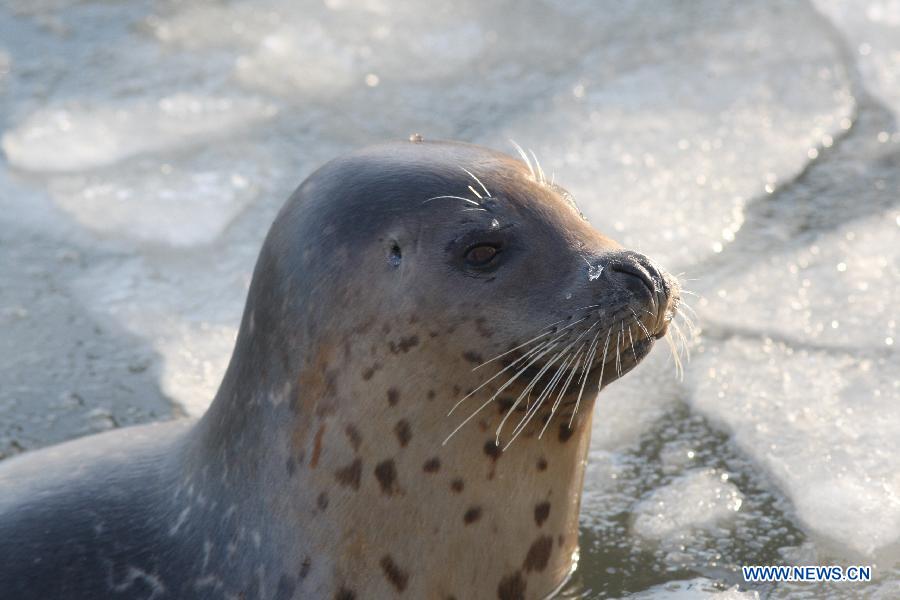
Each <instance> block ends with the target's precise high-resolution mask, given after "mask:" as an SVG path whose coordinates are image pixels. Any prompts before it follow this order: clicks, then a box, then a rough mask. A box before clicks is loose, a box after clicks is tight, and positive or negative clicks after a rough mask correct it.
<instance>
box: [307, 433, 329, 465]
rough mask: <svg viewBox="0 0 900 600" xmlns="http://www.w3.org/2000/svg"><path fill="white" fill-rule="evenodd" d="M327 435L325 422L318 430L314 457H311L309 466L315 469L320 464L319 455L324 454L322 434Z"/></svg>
mask: <svg viewBox="0 0 900 600" xmlns="http://www.w3.org/2000/svg"><path fill="white" fill-rule="evenodd" d="M323 435H325V423H322V425H321V426H320V427H319V430H318V431H317V432H316V438H315V440H314V441H313V452H312V458H311V459H309V468H310V469H315V468H316V465H318V464H319V456H321V454H322V436H323Z"/></svg>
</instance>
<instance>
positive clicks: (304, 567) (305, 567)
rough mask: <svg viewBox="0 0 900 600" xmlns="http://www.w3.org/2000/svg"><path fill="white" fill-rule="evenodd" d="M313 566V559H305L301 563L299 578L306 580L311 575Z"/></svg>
mask: <svg viewBox="0 0 900 600" xmlns="http://www.w3.org/2000/svg"><path fill="white" fill-rule="evenodd" d="M311 566H312V559H310V558H309V557H308V556H307V557H306V558H304V559H303V562H302V563H300V573H299V574H298V577H300V579H306V576H307V575H309V568H310V567H311Z"/></svg>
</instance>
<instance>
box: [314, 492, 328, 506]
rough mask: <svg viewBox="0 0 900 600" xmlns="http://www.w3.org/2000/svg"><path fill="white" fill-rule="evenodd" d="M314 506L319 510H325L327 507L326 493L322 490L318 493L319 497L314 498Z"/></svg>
mask: <svg viewBox="0 0 900 600" xmlns="http://www.w3.org/2000/svg"><path fill="white" fill-rule="evenodd" d="M316 506H318V507H319V510H325V509H326V508H328V494H326V493H325V492H322V493H321V494H319V497H318V498H316Z"/></svg>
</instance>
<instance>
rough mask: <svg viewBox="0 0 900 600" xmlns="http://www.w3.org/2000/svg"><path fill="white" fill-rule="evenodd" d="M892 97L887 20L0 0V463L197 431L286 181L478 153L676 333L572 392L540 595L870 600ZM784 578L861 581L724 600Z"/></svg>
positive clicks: (885, 514) (631, 8)
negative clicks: (566, 530)
mask: <svg viewBox="0 0 900 600" xmlns="http://www.w3.org/2000/svg"><path fill="white" fill-rule="evenodd" d="M898 74H900V4H898V2H897V1H896V0H881V1H876V0H858V1H856V0H852V1H832V0H814V1H813V2H811V3H810V2H805V1H801V0H793V1H789V2H779V3H771V2H763V1H750V2H747V1H741V2H737V1H735V2H720V1H718V0H709V1H707V2H699V3H696V2H695V3H675V4H665V3H662V4H661V3H659V2H654V1H651V0H645V1H638V2H628V3H603V4H598V3H596V2H591V1H575V2H573V1H562V0H560V1H557V0H553V1H548V2H541V3H538V2H535V3H525V4H523V3H505V2H500V3H481V2H475V1H474V0H473V1H463V2H458V3H443V4H427V5H426V4H423V3H420V2H414V1H412V0H400V1H392V2H386V1H383V0H327V1H325V2H321V3H319V2H317V3H294V2H287V1H286V0H264V1H263V2H252V3H251V2H244V1H235V2H230V3H218V2H217V3H201V2H190V3H183V2H171V1H169V0H139V1H138V0H135V1H132V2H124V3H108V2H90V1H82V0H43V1H40V2H13V1H7V0H0V140H2V141H0V147H2V154H0V331H2V332H3V335H2V336H0V456H4V455H7V454H10V453H14V452H19V451H22V450H27V449H29V448H34V447H38V446H42V445H47V444H50V443H54V442H57V441H61V440H64V439H68V438H71V437H75V436H79V435H84V434H87V433H91V432H95V431H101V430H104V429H108V428H114V427H118V426H122V425H127V424H131V423H138V422H146V421H150V420H159V419H166V418H172V417H177V416H180V415H183V414H185V413H187V414H195V415H196V414H201V413H202V412H203V410H205V408H206V406H207V405H208V403H209V401H210V399H211V397H212V395H213V394H214V392H215V389H216V386H217V385H218V382H219V379H220V378H221V375H222V372H223V370H224V368H225V365H226V364H227V361H228V358H229V356H230V351H231V345H232V343H233V340H234V336H235V333H236V330H237V325H238V322H239V319H240V314H241V309H242V305H243V300H244V296H245V294H246V291H247V285H248V283H249V278H250V273H251V270H252V268H253V263H254V260H255V257H256V254H257V252H258V249H259V245H260V243H261V241H262V238H263V236H264V235H265V232H266V230H267V228H268V225H269V223H270V222H271V219H272V218H273V217H274V215H275V213H276V211H277V210H278V208H279V206H280V205H281V203H282V202H283V201H284V199H285V198H286V197H287V196H288V194H289V193H290V192H291V190H292V189H293V188H294V187H296V185H297V184H298V183H299V182H300V181H302V179H303V178H304V177H305V176H306V175H308V174H309V173H310V172H311V171H312V169H314V168H315V167H316V166H317V165H319V164H321V163H322V162H324V161H326V160H328V159H330V158H332V157H334V156H335V155H338V154H340V153H342V152H346V151H348V150H351V149H354V148H357V147H359V146H362V145H365V144H368V143H371V142H375V141H382V140H384V139H403V138H406V137H407V136H408V135H409V134H410V133H412V132H420V133H422V134H423V135H425V136H426V137H427V138H432V139H434V138H457V139H463V140H468V141H473V142H477V143H482V144H485V145H488V146H492V147H495V148H498V149H504V150H507V151H511V150H512V146H511V145H510V144H509V142H508V139H510V138H512V139H515V140H516V141H517V142H519V143H521V144H522V145H523V146H525V147H528V148H532V149H533V150H534V152H535V153H536V155H537V157H538V158H539V159H540V160H541V163H542V166H543V168H544V170H545V171H547V172H548V174H549V173H553V174H554V176H555V179H556V181H557V182H559V183H561V184H562V185H564V186H566V187H567V188H568V189H570V191H572V192H573V193H574V195H575V197H576V199H577V200H578V202H579V203H580V205H581V207H582V209H583V210H584V212H585V213H586V214H587V215H588V216H589V217H590V218H591V220H592V222H593V223H594V224H595V225H596V226H597V227H598V228H599V229H601V230H602V231H604V232H605V233H608V234H610V235H611V236H613V237H614V238H616V239H617V240H619V241H620V242H622V243H624V244H625V245H627V246H630V247H632V248H635V249H638V250H641V251H644V252H647V253H648V254H650V255H651V256H652V257H653V258H655V259H656V260H658V261H659V262H661V263H662V264H664V265H666V266H667V267H668V268H669V269H670V270H672V271H674V272H676V273H680V272H683V273H684V283H685V285H686V286H687V288H689V289H690V290H691V291H693V292H695V293H696V294H697V295H686V297H685V299H686V300H687V302H688V303H689V304H690V305H691V307H692V308H693V310H694V311H695V312H696V314H693V313H691V312H690V311H686V313H685V314H686V315H687V316H691V317H692V318H694V320H695V321H696V323H697V326H698V327H699V328H700V329H701V330H702V331H701V334H700V336H699V337H698V338H696V339H693V340H691V339H687V340H686V341H685V343H684V346H685V348H682V356H683V355H684V353H685V352H684V351H685V349H686V348H689V349H690V350H691V353H692V355H693V358H692V361H691V362H689V363H687V364H686V366H685V373H684V378H683V380H678V379H676V378H675V367H674V360H673V358H672V356H671V355H670V353H669V352H668V351H667V349H666V347H665V345H664V344H662V343H660V344H659V346H660V347H659V348H657V349H656V350H654V352H653V353H652V354H651V356H650V357H649V358H648V360H647V361H645V362H644V364H642V365H641V366H640V367H638V368H637V369H635V371H634V373H632V374H630V375H629V376H628V377H626V378H625V379H624V380H623V381H621V382H617V383H616V384H615V385H613V386H611V387H610V389H608V390H607V391H605V392H604V393H603V395H602V396H601V397H600V398H599V402H598V407H597V412H596V415H595V419H594V423H595V425H594V442H593V445H592V448H591V456H590V462H589V466H588V473H587V477H586V483H585V493H584V499H583V510H582V530H581V537H582V540H581V541H582V554H581V562H580V566H579V569H578V571H577V573H576V575H575V577H574V578H573V581H572V583H571V584H570V585H569V586H567V588H566V590H565V592H564V596H566V597H585V596H587V597H591V598H594V597H596V598H601V597H602V598H614V597H622V596H625V595H627V594H631V593H639V594H640V595H639V596H636V597H642V598H654V599H655V598H682V597H683V598H698V597H700V598H702V597H709V598H716V599H722V600H727V599H730V598H754V597H756V592H757V591H758V592H760V594H761V595H763V596H765V595H768V596H770V597H773V598H805V597H810V595H812V596H814V597H817V598H879V599H881V598H893V597H897V596H898V594H900V589H898V587H900V572H898V570H900V478H898V477H900V476H898V473H900V459H898V457H900V388H898V386H900V383H898V379H900V357H898V355H897V345H898V343H900V342H898V331H897V318H898V317H897V311H896V310H895V308H894V306H895V305H896V300H897V298H900V254H898V250H897V248H898V247H900V244H898V243H897V242H898V239H900V220H898V219H900V192H898V190H900V134H898V129H897V119H898V115H900V76H898ZM678 325H679V327H680V328H681V329H683V330H685V332H686V331H687V329H688V326H687V323H686V322H684V321H683V320H681V319H679V321H678ZM679 344H680V343H679ZM815 562H835V563H839V564H850V563H852V562H857V563H863V564H868V563H873V564H876V571H875V573H876V577H877V581H876V582H874V583H872V584H867V585H860V586H854V587H849V586H848V585H836V586H825V585H822V586H810V585H809V584H806V587H804V586H802V585H797V584H795V585H788V584H778V585H767V586H759V587H755V586H748V585H747V584H746V583H745V582H743V580H742V579H741V578H740V566H741V565H745V564H770V563H771V564H810V563H815ZM735 585H737V586H738V588H737V589H735V588H734V587H733V586H735ZM751 588H755V589H751ZM632 597H634V596H632Z"/></svg>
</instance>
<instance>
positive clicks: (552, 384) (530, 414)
mask: <svg viewBox="0 0 900 600" xmlns="http://www.w3.org/2000/svg"><path fill="white" fill-rule="evenodd" d="M572 359H573V357H572V356H569V357H567V358H566V359H565V360H564V361H563V362H562V364H561V365H560V366H559V368H558V369H557V370H556V373H554V374H553V377H551V378H550V381H549V382H548V383H547V385H545V386H544V389H543V390H542V391H541V394H540V396H538V398H537V400H535V402H534V406H533V407H532V408H531V410H528V411H526V412H525V416H523V417H522V418H521V419H520V420H519V422H518V424H516V426H515V428H513V433H512V437H511V438H510V439H509V441H508V442H506V444H505V445H504V446H503V450H504V451H506V449H507V448H509V447H510V446H511V445H512V443H513V442H514V441H515V440H516V438H517V437H519V434H520V433H522V432H523V431H524V430H525V429H526V428H527V427H528V424H529V423H531V420H532V419H533V418H534V415H536V414H537V413H538V411H539V410H540V407H541V406H542V405H543V404H544V401H545V400H546V399H547V398H548V397H549V396H550V395H551V394H553V390H555V389H556V386H557V385H559V382H560V381H561V380H562V376H563V374H564V373H565V372H566V369H567V368H568V366H569V364H571V361H572ZM551 417H552V415H551Z"/></svg>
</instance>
